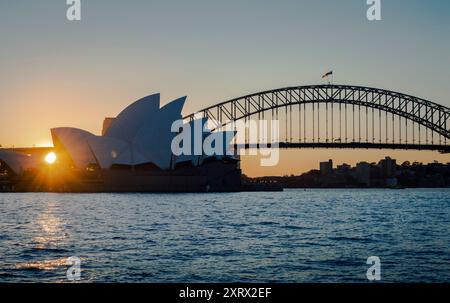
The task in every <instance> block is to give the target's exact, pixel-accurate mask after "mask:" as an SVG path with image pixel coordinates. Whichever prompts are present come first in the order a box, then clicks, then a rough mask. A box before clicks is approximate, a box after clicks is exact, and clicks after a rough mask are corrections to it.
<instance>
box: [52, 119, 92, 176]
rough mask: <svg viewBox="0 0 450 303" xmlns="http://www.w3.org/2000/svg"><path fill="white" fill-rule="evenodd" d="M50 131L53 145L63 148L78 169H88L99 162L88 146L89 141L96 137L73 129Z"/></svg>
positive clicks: (64, 128)
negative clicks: (90, 165) (87, 167)
mask: <svg viewBox="0 0 450 303" xmlns="http://www.w3.org/2000/svg"><path fill="white" fill-rule="evenodd" d="M50 131H51V133H52V138H53V145H54V146H55V147H56V148H63V149H64V150H65V151H66V152H67V153H68V154H69V155H70V157H71V158H72V161H73V162H74V164H75V165H76V166H77V167H78V168H86V166H88V165H89V164H91V163H96V162H97V161H96V159H95V157H94V154H93V153H92V150H91V148H90V147H89V144H88V139H89V138H92V137H95V135H93V134H91V133H90V132H87V131H85V130H82V129H79V128H73V127H58V128H52V129H51V130H50Z"/></svg>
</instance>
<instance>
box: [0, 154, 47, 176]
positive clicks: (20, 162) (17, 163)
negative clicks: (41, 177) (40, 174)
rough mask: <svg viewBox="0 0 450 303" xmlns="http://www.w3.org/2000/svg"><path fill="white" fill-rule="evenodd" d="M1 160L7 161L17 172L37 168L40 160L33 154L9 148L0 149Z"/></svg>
mask: <svg viewBox="0 0 450 303" xmlns="http://www.w3.org/2000/svg"><path fill="white" fill-rule="evenodd" d="M0 160H2V161H3V162H5V163H6V164H7V165H8V166H9V168H11V169H12V170H13V172H14V173H16V174H20V173H22V172H23V171H25V170H27V169H30V168H36V167H37V164H38V160H37V159H36V158H35V157H33V156H31V155H26V154H22V153H17V152H13V151H8V150H0Z"/></svg>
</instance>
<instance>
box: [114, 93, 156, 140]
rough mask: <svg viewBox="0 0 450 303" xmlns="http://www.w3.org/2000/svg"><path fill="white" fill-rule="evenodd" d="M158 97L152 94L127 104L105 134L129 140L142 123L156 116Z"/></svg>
mask: <svg viewBox="0 0 450 303" xmlns="http://www.w3.org/2000/svg"><path fill="white" fill-rule="evenodd" d="M159 98H160V95H159V94H153V95H150V96H147V97H144V98H142V99H139V100H138V101H136V102H134V103H132V104H131V105H129V106H128V107H127V108H125V109H124V110H123V111H122V112H121V113H120V114H119V115H118V116H117V117H116V118H115V119H114V121H112V122H111V125H110V126H109V128H108V129H107V130H106V132H105V136H106V137H113V138H116V139H121V140H124V141H128V142H131V141H132V140H133V138H134V136H135V135H136V133H137V132H138V130H139V129H140V128H141V127H142V126H143V124H144V123H145V122H146V121H147V120H149V119H154V118H155V117H156V116H157V113H158V111H159Z"/></svg>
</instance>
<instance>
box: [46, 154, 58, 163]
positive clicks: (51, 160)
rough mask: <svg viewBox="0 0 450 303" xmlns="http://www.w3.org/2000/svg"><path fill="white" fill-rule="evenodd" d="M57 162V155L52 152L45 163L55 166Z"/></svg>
mask: <svg viewBox="0 0 450 303" xmlns="http://www.w3.org/2000/svg"><path fill="white" fill-rule="evenodd" d="M55 161H56V154H55V153H54V152H50V153H48V154H47V155H46V156H45V162H47V163H48V164H53V163H55Z"/></svg>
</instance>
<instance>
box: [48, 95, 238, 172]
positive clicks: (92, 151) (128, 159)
mask: <svg viewBox="0 0 450 303" xmlns="http://www.w3.org/2000/svg"><path fill="white" fill-rule="evenodd" d="M159 98H160V96H159V94H154V95H150V96H147V97H145V98H142V99H140V100H138V101H136V102H134V103H133V104H131V105H130V106H128V107H127V108H126V109H124V110H123V111H122V112H121V113H120V114H119V115H118V116H117V118H115V119H114V121H113V122H112V123H111V125H110V127H109V128H108V129H107V130H106V132H105V135H104V136H96V135H94V134H92V133H90V132H87V131H84V130H81V129H77V128H71V127H60V128H53V129H52V130H51V132H52V137H53V141H54V145H55V147H57V148H58V147H61V148H63V149H65V150H66V151H67V152H68V153H69V155H70V156H71V158H72V160H73V161H74V163H75V165H76V166H77V167H78V168H81V169H83V168H85V167H86V166H87V165H88V164H91V163H97V164H99V165H100V167H101V168H105V169H106V168H110V167H111V165H113V164H123V165H139V164H145V163H153V164H155V165H156V166H158V167H159V168H161V169H164V170H167V169H173V168H174V167H175V163H180V162H185V161H191V162H192V164H193V165H194V166H196V165H199V164H201V162H202V160H204V159H205V158H207V156H205V155H194V150H193V145H194V143H195V142H191V145H192V152H191V155H181V156H178V157H175V156H173V153H172V150H171V143H172V140H173V138H174V137H175V136H176V135H177V134H176V133H174V132H172V131H171V127H172V124H173V122H174V121H177V120H181V119H182V116H181V111H182V109H183V106H184V103H185V101H186V97H181V98H179V99H176V100H174V101H172V102H170V103H168V104H166V105H165V106H163V107H162V108H159ZM196 122H199V123H201V126H202V128H201V130H202V132H201V133H202V139H201V145H202V146H201V147H203V142H204V140H205V139H207V138H208V137H210V136H223V139H224V140H223V144H224V150H225V149H226V148H228V147H229V146H228V145H229V143H230V142H229V141H230V140H231V139H232V137H233V136H234V134H235V132H216V133H211V132H210V131H209V130H208V129H206V127H205V125H206V122H207V119H206V118H203V119H199V120H195V121H191V122H189V124H190V125H191V134H192V135H194V132H196V131H198V123H196ZM195 125H197V127H196V126H195ZM230 133H233V134H232V136H231V139H230V138H229V137H230V136H229V135H230ZM210 139H211V138H210ZM227 140H228V141H227ZM197 143H198V142H197Z"/></svg>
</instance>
